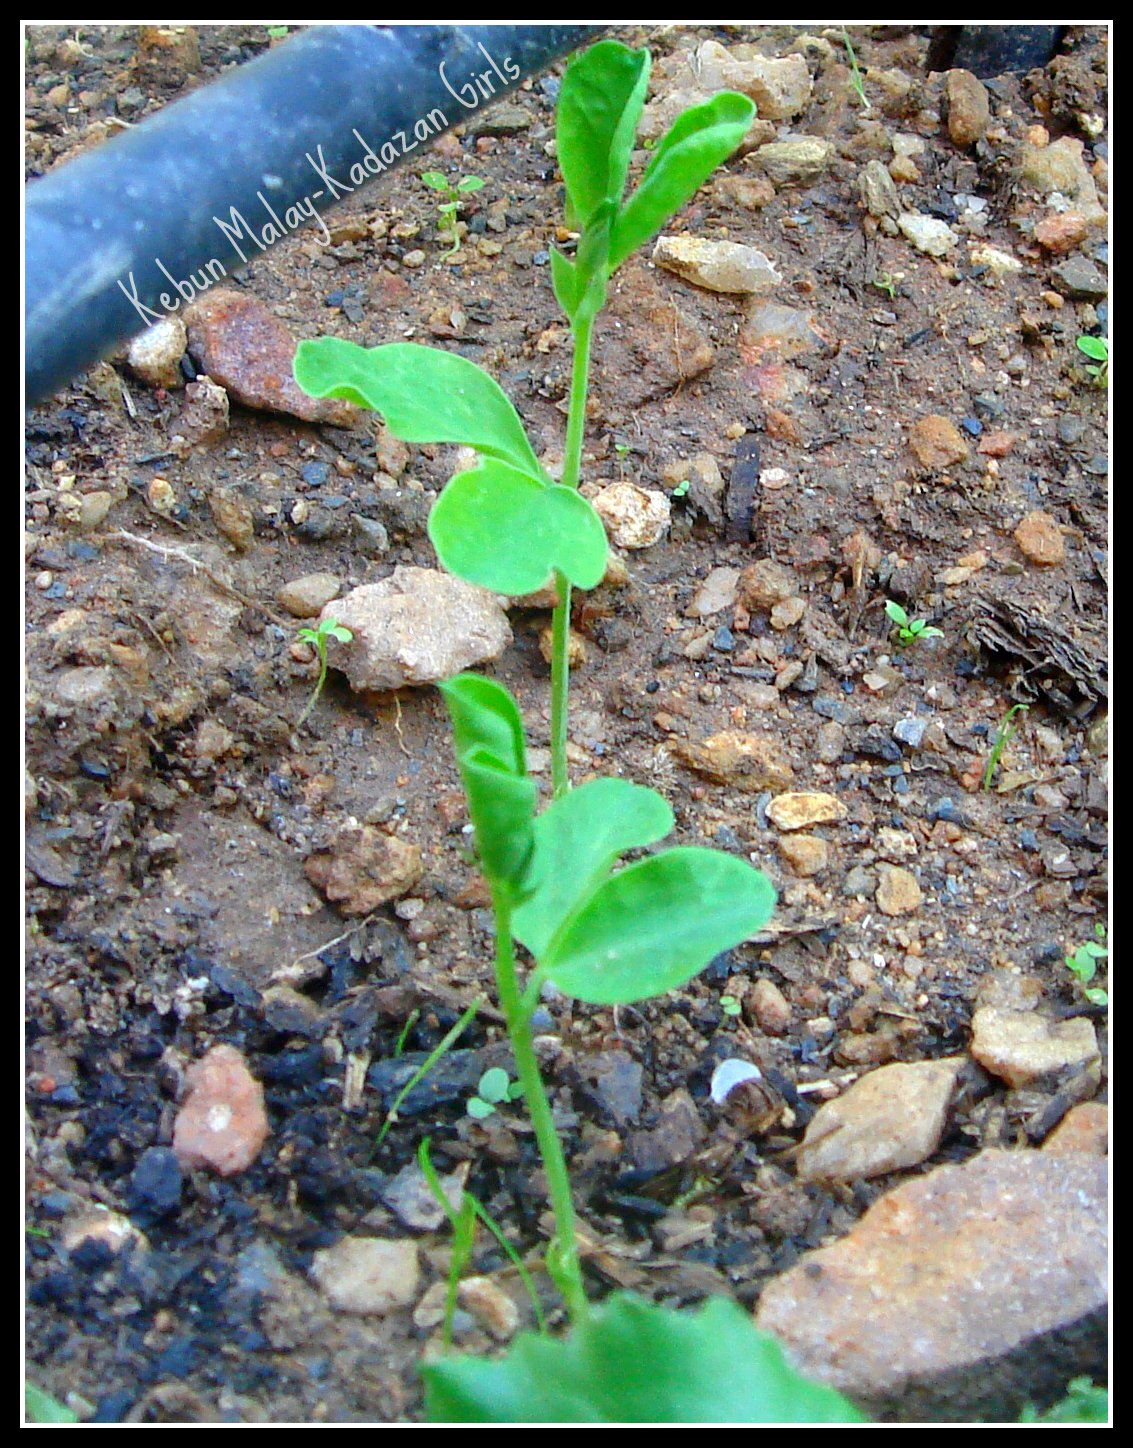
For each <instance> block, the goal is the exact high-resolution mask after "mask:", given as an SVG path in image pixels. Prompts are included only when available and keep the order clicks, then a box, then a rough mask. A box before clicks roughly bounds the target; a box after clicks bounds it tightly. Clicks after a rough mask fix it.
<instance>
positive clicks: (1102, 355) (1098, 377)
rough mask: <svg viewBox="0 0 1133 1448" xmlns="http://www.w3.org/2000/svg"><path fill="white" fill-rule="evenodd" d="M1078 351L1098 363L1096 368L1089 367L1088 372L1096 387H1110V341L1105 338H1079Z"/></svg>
mask: <svg viewBox="0 0 1133 1448" xmlns="http://www.w3.org/2000/svg"><path fill="white" fill-rule="evenodd" d="M1077 345H1078V351H1079V352H1084V353H1085V354H1086V356H1087V357H1089V358H1091V359H1092V360H1093V361H1094V362H1096V363H1097V366H1096V367H1087V368H1086V371H1087V372H1088V373H1089V375H1090V376H1091V377H1092V378H1093V379H1094V386H1095V387H1108V386H1109V341H1108V339H1107V338H1105V337H1079V338H1078V343H1077Z"/></svg>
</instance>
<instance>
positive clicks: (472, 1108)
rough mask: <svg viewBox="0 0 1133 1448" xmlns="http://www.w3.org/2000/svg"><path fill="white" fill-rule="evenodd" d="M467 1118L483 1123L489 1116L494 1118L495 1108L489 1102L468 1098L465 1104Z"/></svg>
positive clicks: (477, 1097)
mask: <svg viewBox="0 0 1133 1448" xmlns="http://www.w3.org/2000/svg"><path fill="white" fill-rule="evenodd" d="M465 1105H466V1106H467V1108H468V1114H469V1116H471V1117H473V1118H474V1119H475V1120H476V1121H484V1120H485V1119H486V1118H487V1117H489V1116H495V1114H496V1108H495V1107H494V1106H493V1105H492V1103H491V1102H490V1101H484V1100H482V1099H481V1098H480V1097H479V1096H470V1097H469V1098H468V1100H467V1101H466V1102H465Z"/></svg>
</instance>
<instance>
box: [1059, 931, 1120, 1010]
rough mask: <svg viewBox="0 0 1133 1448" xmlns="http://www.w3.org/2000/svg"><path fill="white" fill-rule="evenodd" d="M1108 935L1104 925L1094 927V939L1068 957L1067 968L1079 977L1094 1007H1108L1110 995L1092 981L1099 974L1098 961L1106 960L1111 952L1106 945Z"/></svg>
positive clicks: (1087, 997) (1084, 993)
mask: <svg viewBox="0 0 1133 1448" xmlns="http://www.w3.org/2000/svg"><path fill="white" fill-rule="evenodd" d="M1105 939H1106V934H1105V926H1104V925H1100V924H1099V925H1095V926H1094V939H1093V940H1087V941H1086V942H1085V943H1084V944H1082V945H1079V946H1077V947H1076V948H1075V949H1074V951H1073V952H1072V953H1071V954H1070V955H1068V956H1067V957H1066V967H1067V969H1068V970H1069V971H1070V973H1071V975H1074V976H1077V978H1078V981H1079V983H1080V984H1081V985H1082V987H1083V991H1082V994H1083V995H1084V996H1085V997H1086V999H1087V1000H1088V1001H1089V1002H1090V1004H1091V1005H1094V1006H1108V1005H1109V995H1108V993H1107V992H1106V991H1104V990H1102V989H1101V988H1100V986H1091V985H1090V981H1092V980H1093V978H1094V976H1095V975H1097V973H1098V961H1099V960H1105V959H1106V957H1107V956H1108V955H1109V950H1108V948H1107V947H1106V943H1105Z"/></svg>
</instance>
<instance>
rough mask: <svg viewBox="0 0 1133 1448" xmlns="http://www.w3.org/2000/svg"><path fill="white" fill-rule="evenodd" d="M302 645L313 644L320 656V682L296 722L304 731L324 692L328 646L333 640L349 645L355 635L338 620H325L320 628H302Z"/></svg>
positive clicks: (299, 639) (300, 634) (297, 635)
mask: <svg viewBox="0 0 1133 1448" xmlns="http://www.w3.org/2000/svg"><path fill="white" fill-rule="evenodd" d="M295 637H296V639H297V640H298V641H299V642H300V643H301V644H311V645H312V646H313V648H314V650H315V652H316V653H317V654H318V656H319V681H318V683H317V684H316V685H315V692H314V693H313V694H312V695H311V697H310V698H309V699H308V700H307V707H306V708H305V709H304V710H303V712H302V714H300V715H299V718H298V719H297V720H296V723H295V727H296V729H302V727H303V725H304V724H305V723H306V722H307V717H308V715H309V714H310V712H311V710H312V709H313V708H314V707H315V705H316V704H317V703H318V702H319V695H320V694H321V693H322V692H323V685H324V684H325V683H326V681H327V644H328V643H329V642H330V640H331V639H335V640H337V642H338V643H340V644H348V643H350V641H351V640H352V639H353V637H354V635H353V634H352V633H351V632H350V630H349V629H348V628H346V627H345V626H344V625H343V624H340V623H339V621H338V619H336V618H324V619H323V620H322V622H321V623H320V624H319V626H318V628H301V629H300V630H299V632H298V633H297V634H296V635H295Z"/></svg>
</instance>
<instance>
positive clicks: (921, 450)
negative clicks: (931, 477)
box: [909, 413, 968, 473]
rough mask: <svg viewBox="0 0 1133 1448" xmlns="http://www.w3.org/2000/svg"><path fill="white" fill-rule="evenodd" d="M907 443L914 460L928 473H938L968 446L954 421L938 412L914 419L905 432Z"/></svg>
mask: <svg viewBox="0 0 1133 1448" xmlns="http://www.w3.org/2000/svg"><path fill="white" fill-rule="evenodd" d="M909 446H910V447H911V448H912V450H913V454H914V456H915V457H916V459H917V462H919V463H920V465H921V467H922V468H925V469H926V470H927V471H928V472H930V473H938V472H942V471H943V470H944V469H945V468H949V467H952V466H954V465H955V464H956V463H961V462H963V461H964V459H965V458H966V457H967V456H968V445H967V443H966V442H965V441H964V439H963V438H962V437H961V436H960V433H959V430H958V429H957V427H956V425H955V423H954V422H952V421H951V419H950V418H947V417H942V416H940V414H939V413H932V414H930V415H929V416H928V417H921V418H918V419H917V421H916V422H915V423H914V424H913V426H912V430H911V431H910V433H909Z"/></svg>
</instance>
